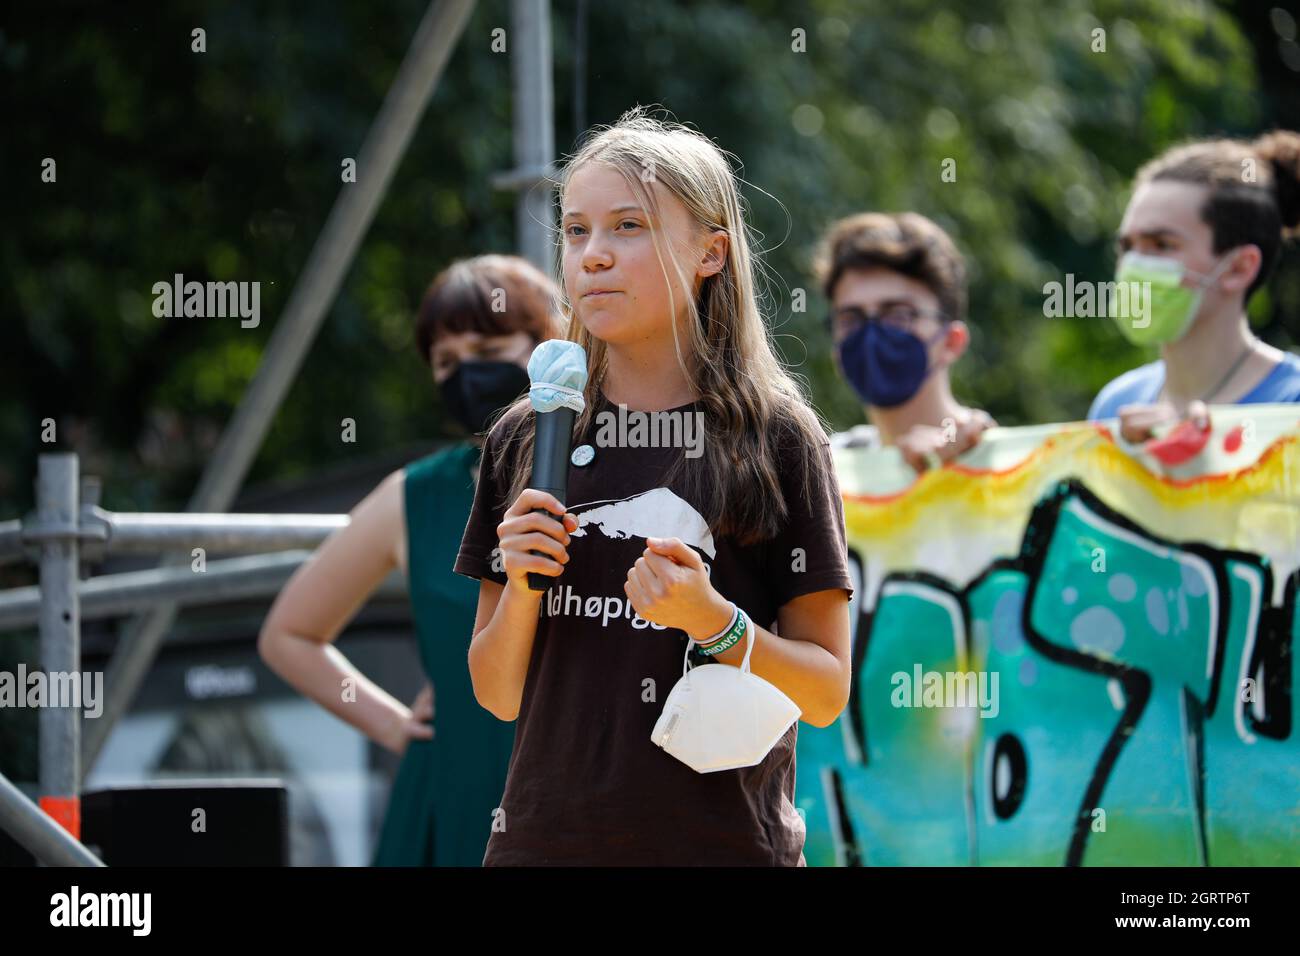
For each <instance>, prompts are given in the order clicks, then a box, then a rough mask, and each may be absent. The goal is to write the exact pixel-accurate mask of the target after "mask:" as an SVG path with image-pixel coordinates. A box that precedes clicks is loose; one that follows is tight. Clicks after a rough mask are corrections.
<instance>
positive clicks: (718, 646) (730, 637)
mask: <svg viewBox="0 0 1300 956" xmlns="http://www.w3.org/2000/svg"><path fill="white" fill-rule="evenodd" d="M733 606H734V607H735V608H736V620H735V621H734V622H733V623H732V625H731V627H729V628H728V629H727V632H726V633H725V634H724V635H723V636H722V637H720V638H718V639H717V640H716V641H714V642H712V643H711V644H707V645H705V646H703V647H701V648H700V653H701V654H707V655H709V656H710V657H712V656H713V655H714V654H721V653H722V652H723V651H725V650H726V649H727V648H729V647H732V646H734V645H735V644H737V643H738V642H739V641H740V640H741V638H743V637H744V636H745V632H746V631H748V630H749V618H747V617H746V616H745V612H744V611H743V610H741V607H740V605H739V604H734V605H733Z"/></svg>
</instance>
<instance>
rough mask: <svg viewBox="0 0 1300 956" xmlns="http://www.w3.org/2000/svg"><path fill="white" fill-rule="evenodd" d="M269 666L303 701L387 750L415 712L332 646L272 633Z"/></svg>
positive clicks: (261, 645) (267, 643)
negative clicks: (404, 723)
mask: <svg viewBox="0 0 1300 956" xmlns="http://www.w3.org/2000/svg"><path fill="white" fill-rule="evenodd" d="M258 649H259V651H260V652H261V655H262V659H263V660H265V661H266V663H267V666H269V667H270V668H271V670H273V671H275V673H277V674H278V675H280V677H282V678H283V679H284V680H285V681H286V682H287V683H288V684H290V685H291V686H293V687H294V688H295V689H297V690H298V691H300V692H301V693H302V694H303V695H304V696H306V697H309V698H311V699H312V700H314V701H315V702H316V703H318V704H320V705H321V706H322V707H324V708H325V709H326V710H328V711H329V712H330V713H332V714H334V716H336V717H338V718H339V719H340V720H343V721H345V722H347V723H348V724H351V725H352V726H353V727H355V728H356V729H357V730H359V731H361V733H363V734H365V735H366V736H367V737H369V738H370V739H371V740H373V741H375V742H376V743H378V744H381V745H382V746H385V747H389V748H390V749H391V748H392V747H393V746H394V740H393V731H394V729H395V728H397V727H398V726H400V725H401V723H402V722H403V721H404V720H405V719H406V718H408V717H409V716H410V708H408V707H407V706H406V705H405V704H403V703H402V702H401V701H399V700H397V699H396V698H395V697H393V696H392V695H391V694H389V693H388V692H387V691H385V690H384V689H383V688H382V687H379V686H378V685H377V684H375V683H374V682H373V681H371V680H370V679H369V678H368V677H366V676H365V675H364V674H362V673H361V672H360V671H359V670H357V669H356V667H354V666H353V665H352V663H351V662H350V661H349V660H348V659H347V658H346V657H345V656H344V655H343V653H342V652H341V651H339V649H338V648H337V647H335V646H334V645H333V644H328V643H322V642H320V641H315V640H312V639H310V638H306V637H301V636H299V635H296V634H291V633H288V632H285V631H280V632H267V633H265V634H263V635H262V637H261V638H260V639H259V642H258Z"/></svg>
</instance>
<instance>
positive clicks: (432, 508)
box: [258, 255, 559, 866]
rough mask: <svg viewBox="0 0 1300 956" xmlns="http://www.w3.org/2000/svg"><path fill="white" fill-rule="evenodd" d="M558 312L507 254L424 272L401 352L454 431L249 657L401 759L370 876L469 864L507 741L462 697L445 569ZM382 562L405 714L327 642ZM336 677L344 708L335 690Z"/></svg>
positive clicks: (290, 590)
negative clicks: (408, 343)
mask: <svg viewBox="0 0 1300 956" xmlns="http://www.w3.org/2000/svg"><path fill="white" fill-rule="evenodd" d="M558 305H559V290H558V289H557V288H556V286H555V283H554V282H552V281H551V280H550V279H549V278H548V277H547V276H546V275H545V274H544V273H542V272H541V271H540V270H538V269H537V268H535V267H534V266H533V265H532V264H531V263H529V262H528V261H527V260H525V259H521V258H519V257H517V256H502V255H487V256H478V257H475V258H472V259H465V260H461V261H459V262H455V263H453V264H452V265H451V266H449V267H448V268H446V269H444V270H443V271H442V272H441V273H439V274H438V276H437V277H436V278H435V279H434V281H433V283H432V284H431V285H430V286H429V289H428V291H427V292H426V293H425V296H424V299H423V301H422V302H421V305H420V309H419V313H418V315H417V317H416V321H415V336H414V338H415V346H416V349H417V351H418V352H419V354H420V357H421V358H422V359H423V360H424V361H425V362H427V363H428V364H429V366H430V368H431V370H432V373H433V381H434V385H435V386H436V387H437V390H438V392H439V393H440V394H441V397H442V409H443V411H444V412H445V413H446V417H449V418H451V419H452V420H453V421H454V422H455V423H456V425H455V426H453V428H452V429H450V430H451V431H452V432H456V431H461V432H464V433H466V437H464V438H463V439H460V440H455V441H452V442H451V443H450V444H448V445H446V446H445V447H443V448H442V449H440V450H439V451H437V452H434V453H433V454H431V455H427V456H425V457H423V458H420V459H418V460H416V461H414V462H411V463H410V464H409V465H406V466H405V467H404V468H401V469H398V470H397V471H395V472H393V473H392V474H391V475H389V476H388V477H387V478H385V479H384V481H382V482H381V483H380V484H379V486H378V487H377V488H375V489H374V491H372V492H371V493H370V494H369V495H368V496H367V497H366V498H365V500H363V501H362V502H361V503H360V504H359V505H357V506H356V508H354V509H353V510H352V513H351V515H350V518H351V520H350V522H349V524H348V525H347V527H345V528H343V529H341V530H340V531H337V532H335V533H334V534H333V535H332V536H330V538H329V539H328V540H327V541H326V542H325V543H324V544H322V545H321V546H320V548H319V549H317V551H316V553H315V554H314V555H313V556H312V558H311V560H309V561H307V562H306V563H305V564H303V565H302V566H301V567H300V568H299V569H298V571H297V572H296V573H295V574H294V576H293V577H292V578H291V579H290V580H289V582H288V583H287V584H286V585H285V587H284V589H283V590H282V591H281V592H280V594H279V596H278V597H277V598H276V600H275V603H274V605H272V607H271V610H270V612H269V614H268V615H267V618H266V621H265V623H264V624H263V625H262V632H261V634H260V636H259V638H258V650H259V652H260V653H261V655H262V658H263V659H264V660H265V661H266V663H267V664H268V665H269V666H270V667H271V669H272V670H274V671H275V672H276V673H277V674H279V675H280V676H281V677H282V678H284V679H285V680H286V681H287V682H288V683H290V684H292V685H293V686H294V687H295V688H297V689H298V690H299V691H301V692H302V693H303V694H305V695H306V696H308V697H310V698H312V699H313V700H315V701H316V702H317V703H319V704H320V705H321V706H323V707H325V708H326V709H327V710H329V711H330V712H331V713H333V714H335V715H336V716H337V717H339V718H341V719H342V720H345V721H347V722H348V723H350V724H352V725H353V726H354V727H356V728H357V730H359V731H360V732H361V733H363V734H365V735H366V736H367V737H368V738H370V739H371V740H372V741H374V742H375V743H377V744H378V745H380V746H382V747H385V748H387V749H389V750H391V751H393V752H394V753H396V754H398V755H399V756H400V757H401V762H400V764H399V766H398V770H397V776H396V779H395V780H394V781H393V789H392V792H391V794H390V796H389V802H388V810H387V813H386V814H385V816H384V822H383V826H382V829H381V830H380V833H379V839H378V845H377V847H376V848H375V851H374V854H373V858H372V859H373V863H374V865H376V866H479V865H480V864H481V862H482V860H483V854H484V851H485V849H486V844H487V838H488V827H487V826H486V825H484V824H483V821H485V820H489V819H491V814H492V812H493V810H494V809H495V808H496V806H497V805H498V803H499V802H500V799H501V793H502V791H503V789H504V787H505V779H506V770H507V767H508V764H509V760H510V748H511V745H512V744H513V740H514V732H513V727H512V726H511V725H509V724H504V723H502V722H500V721H498V720H497V719H496V718H494V717H493V716H492V715H491V714H489V713H488V712H487V711H485V710H484V709H483V708H482V707H480V706H479V704H478V702H477V701H476V700H475V699H474V692H473V688H472V686H471V684H470V679H469V670H468V668H467V666H466V663H465V653H466V644H465V639H464V636H463V635H467V634H470V633H471V632H472V629H473V625H474V614H475V610H476V609H477V607H478V587H477V586H476V585H475V584H474V583H473V582H472V581H469V580H467V579H465V578H463V577H461V576H460V575H457V574H455V573H454V572H453V571H452V570H451V566H452V562H453V560H454V558H455V555H456V552H457V549H458V548H459V546H460V540H461V533H462V531H463V530H464V527H465V521H466V519H467V517H468V515H469V512H470V508H471V506H472V505H473V502H474V492H475V484H476V482H477V480H478V466H479V461H480V458H481V456H482V450H483V442H484V438H485V433H486V431H487V429H488V427H489V426H490V425H491V423H492V422H493V420H494V419H495V418H496V416H497V413H498V412H499V411H500V410H501V409H503V408H505V407H506V406H508V405H509V404H510V403H511V402H513V401H514V400H515V399H516V398H518V397H519V396H520V395H521V394H523V393H524V392H526V391H527V389H528V386H529V379H528V372H527V365H528V358H529V356H530V355H531V354H532V352H533V349H534V348H535V347H536V346H537V345H538V344H539V343H541V342H542V341H544V340H546V339H550V338H553V337H554V336H555V334H556V332H557V331H558V328H557V326H556V324H555V321H556V318H557V315H558ZM394 568H399V569H401V570H402V571H405V572H406V577H407V582H408V590H409V593H410V601H411V616H412V618H413V621H414V624H415V632H416V633H415V636H416V639H417V643H418V646H419V652H420V660H421V664H422V669H423V671H424V675H425V678H426V681H427V683H426V684H425V687H424V688H423V690H421V691H420V693H419V695H418V696H417V697H416V699H415V701H414V703H413V704H412V706H411V707H407V706H406V705H405V704H403V703H402V702H401V701H399V700H397V699H396V698H394V697H392V696H391V695H389V694H388V693H387V692H386V691H384V690H383V689H382V688H380V687H378V686H376V685H375V684H374V683H373V682H371V681H370V680H369V679H367V678H366V676H365V675H364V674H361V673H360V672H359V671H357V670H356V668H355V667H353V666H352V665H351V664H350V663H349V662H348V661H347V659H346V658H344V657H343V656H342V655H341V654H340V653H339V652H338V651H337V649H336V648H334V647H332V646H331V645H332V643H333V641H334V639H335V638H336V637H337V636H338V634H339V633H340V632H341V631H342V630H343V629H344V628H345V627H346V626H347V623H348V621H349V620H350V619H351V617H352V615H353V613H355V611H356V610H357V608H359V607H360V606H361V605H362V604H364V603H365V601H366V599H367V598H368V597H369V596H370V594H371V592H373V591H374V589H375V588H376V587H377V586H378V585H379V584H380V582H381V581H382V580H383V579H384V577H385V576H387V574H388V573H389V572H390V571H392V570H393V569H394ZM349 678H351V679H352V681H353V684H352V686H353V687H354V688H355V699H354V700H344V699H343V697H342V695H341V694H340V693H339V687H340V686H347V685H345V684H343V683H342V682H343V681H345V680H347V679H349ZM435 705H436V706H435ZM435 710H436V727H437V732H436V733H435V732H434V727H433V726H431V725H430V721H433V720H434V717H435Z"/></svg>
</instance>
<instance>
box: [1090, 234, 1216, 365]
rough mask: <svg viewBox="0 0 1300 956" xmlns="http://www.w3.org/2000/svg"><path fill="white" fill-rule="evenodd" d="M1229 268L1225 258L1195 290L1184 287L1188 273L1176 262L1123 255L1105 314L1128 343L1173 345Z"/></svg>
mask: <svg viewBox="0 0 1300 956" xmlns="http://www.w3.org/2000/svg"><path fill="white" fill-rule="evenodd" d="M1227 264H1228V259H1227V256H1224V258H1223V259H1222V260H1221V261H1220V262H1219V264H1218V265H1217V266H1215V268H1214V272H1212V273H1211V274H1210V275H1208V276H1206V277H1205V278H1204V279H1202V280H1200V282H1198V283H1197V286H1196V287H1195V288H1188V287H1187V286H1185V285H1183V277H1184V275H1186V274H1187V273H1188V272H1189V270H1188V269H1187V267H1186V266H1184V265H1183V264H1182V263H1181V262H1179V261H1178V260H1177V259H1169V258H1166V257H1164V256H1145V255H1142V254H1141V253H1138V252H1126V253H1124V256H1123V257H1122V258H1121V259H1120V261H1119V268H1118V269H1117V270H1116V271H1115V285H1116V289H1115V294H1114V295H1112V296H1111V297H1110V301H1109V309H1108V313H1109V315H1110V317H1111V320H1112V321H1114V323H1115V324H1116V325H1117V326H1118V327H1119V330H1120V332H1122V333H1123V334H1124V337H1125V338H1127V339H1128V340H1129V341H1130V342H1132V343H1134V344H1135V345H1156V344H1159V343H1162V342H1176V341H1177V340H1178V339H1180V338H1182V336H1183V333H1185V332H1186V331H1187V329H1188V326H1190V325H1191V324H1192V319H1194V318H1195V317H1196V312H1197V310H1198V309H1199V308H1200V307H1201V298H1202V297H1203V296H1204V295H1205V290H1206V288H1208V287H1209V286H1210V284H1211V283H1213V282H1214V280H1215V279H1217V278H1218V277H1219V274H1220V273H1221V272H1222V271H1223V269H1224V267H1225V266H1226V265H1227Z"/></svg>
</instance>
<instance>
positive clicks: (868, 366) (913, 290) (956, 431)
mask: <svg viewBox="0 0 1300 956" xmlns="http://www.w3.org/2000/svg"><path fill="white" fill-rule="evenodd" d="M816 270H817V276H818V279H819V280H820V282H821V284H822V289H823V292H824V293H825V295H826V298H827V300H828V301H829V302H830V303H831V314H830V319H829V323H830V331H831V336H832V339H833V341H834V343H835V355H836V364H837V366H838V368H839V370H840V373H841V374H842V375H843V376H844V377H845V379H846V380H847V381H848V383H849V385H850V386H851V387H852V388H853V391H854V392H855V393H856V394H857V396H858V397H859V398H860V399H861V400H862V402H863V404H864V405H865V406H866V415H867V418H868V420H869V421H870V422H871V424H870V425H859V426H857V427H856V428H853V429H851V430H849V431H847V432H842V433H840V434H839V435H836V436H834V437H833V438H832V442H833V443H834V444H835V445H836V446H841V447H861V446H870V445H894V446H897V447H898V449H899V451H900V452H901V453H902V455H903V458H904V459H905V460H906V461H907V462H908V463H909V464H910V465H911V466H912V467H913V468H915V469H917V470H918V471H922V470H924V469H926V468H928V467H932V466H934V465H938V464H941V463H942V462H945V461H948V460H950V459H952V458H955V457H956V456H957V455H960V454H961V453H962V452H964V451H966V450H967V449H969V448H970V447H971V446H972V445H974V444H975V442H976V441H978V440H979V436H980V433H981V432H983V431H984V430H985V429H987V428H989V427H990V426H992V425H994V424H996V423H995V422H994V421H993V419H992V418H991V417H990V416H989V415H988V414H987V413H985V412H983V411H981V410H980V409H976V408H970V407H967V406H965V405H962V404H961V403H960V402H958V401H957V400H956V399H955V398H954V397H953V394H952V386H951V383H950V381H949V376H948V369H949V368H950V367H951V366H952V364H953V363H954V362H956V361H957V359H959V358H960V357H961V355H962V353H963V352H964V351H965V350H966V347H967V345H968V344H969V342H970V331H969V329H968V328H967V326H966V323H965V322H964V321H963V318H964V316H965V310H966V270H965V264H964V262H963V261H962V258H961V254H960V253H959V252H958V251H957V248H956V246H955V245H954V244H953V242H952V240H951V239H950V238H949V237H948V235H947V234H946V233H945V232H944V231H943V230H942V229H940V228H939V227H938V226H937V225H935V224H934V223H933V222H931V221H930V220H929V219H926V218H925V217H924V216H921V215H919V214H917V213H910V212H905V213H896V214H886V213H860V214H858V215H855V216H850V217H848V218H847V219H842V220H840V221H839V222H836V223H835V224H833V225H832V226H831V228H830V230H829V231H828V233H827V235H826V238H825V239H824V240H823V242H822V246H821V250H820V252H819V255H818V258H817V263H816Z"/></svg>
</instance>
